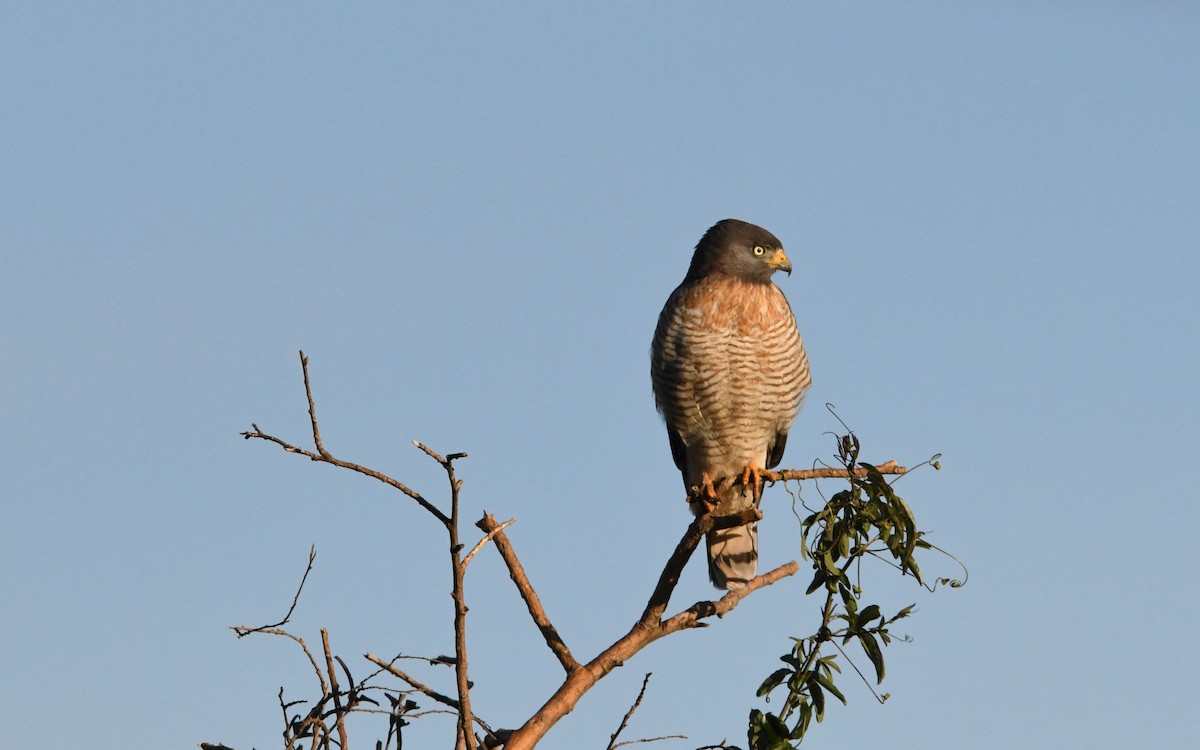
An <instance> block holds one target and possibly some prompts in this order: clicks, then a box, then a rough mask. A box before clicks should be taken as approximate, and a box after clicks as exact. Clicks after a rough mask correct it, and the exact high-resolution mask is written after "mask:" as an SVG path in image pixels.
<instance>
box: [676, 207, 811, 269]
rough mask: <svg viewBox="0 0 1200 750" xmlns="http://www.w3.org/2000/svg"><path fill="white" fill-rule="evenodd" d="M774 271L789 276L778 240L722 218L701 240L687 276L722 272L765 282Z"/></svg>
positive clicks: (786, 259) (766, 233) (781, 245)
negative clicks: (782, 272) (785, 273)
mask: <svg viewBox="0 0 1200 750" xmlns="http://www.w3.org/2000/svg"><path fill="white" fill-rule="evenodd" d="M776 271H785V272H787V273H788V274H789V275H790V274H791V273H792V264H791V262H790V261H788V257H787V255H786V254H785V253H784V252H783V243H781V242H780V241H779V238H777V237H776V236H775V235H773V234H771V233H770V232H768V231H767V230H765V229H763V228H762V227H759V226H755V225H754V224H749V223H747V222H744V221H738V220H737V219H722V220H721V221H718V222H717V223H716V224H713V225H712V227H711V228H709V230H708V231H707V232H705V233H704V236H703V237H701V238H700V242H699V243H698V244H697V245H696V252H695V254H694V255H692V265H691V267H690V268H688V274H687V277H688V278H689V279H693V280H694V279H699V278H703V277H705V276H708V275H709V274H712V273H723V274H728V275H730V276H736V277H738V278H740V279H745V280H746V281H761V282H764V283H765V282H767V281H770V280H771V274H773V273H775V272H776Z"/></svg>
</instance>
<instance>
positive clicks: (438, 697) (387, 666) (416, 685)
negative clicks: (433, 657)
mask: <svg viewBox="0 0 1200 750" xmlns="http://www.w3.org/2000/svg"><path fill="white" fill-rule="evenodd" d="M363 657H364V658H365V659H366V660H367V661H370V662H373V663H374V664H376V665H378V666H379V667H381V668H382V669H383V670H384V671H386V672H389V673H391V674H392V675H394V676H396V677H399V678H400V679H402V680H404V681H405V682H407V683H408V684H409V685H411V686H412V688H413V689H414V690H416V691H417V692H419V693H423V694H425V695H427V696H429V697H430V698H432V699H434V700H435V701H437V702H438V703H441V704H442V705H443V706H449V707H450V708H452V709H454V710H455V711H458V701H456V700H454V699H453V698H451V697H450V696H448V695H443V694H442V693H439V692H438V691H436V690H434V689H433V688H431V687H429V686H428V685H426V684H424V683H422V682H420V681H419V680H417V679H415V678H413V677H411V676H409V674H408V673H407V672H405V671H403V670H402V669H400V668H399V667H397V666H396V665H395V664H394V663H393V662H395V661H396V660H395V659H393V660H392V661H390V662H389V661H384V660H383V659H380V658H379V657H378V656H376V655H375V654H363ZM396 658H397V659H398V658H400V657H396Z"/></svg>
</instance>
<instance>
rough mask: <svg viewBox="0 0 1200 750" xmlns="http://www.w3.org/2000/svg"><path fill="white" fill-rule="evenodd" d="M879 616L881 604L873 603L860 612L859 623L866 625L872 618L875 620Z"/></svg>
mask: <svg viewBox="0 0 1200 750" xmlns="http://www.w3.org/2000/svg"><path fill="white" fill-rule="evenodd" d="M877 617H879V605H878V604H871V605H868V606H867V608H866V609H864V610H863V611H862V612H860V613H859V615H858V622H859V624H861V625H864V626H865V625H866V624H867V623H869V622H870V621H871V620H874V619H875V618H877Z"/></svg>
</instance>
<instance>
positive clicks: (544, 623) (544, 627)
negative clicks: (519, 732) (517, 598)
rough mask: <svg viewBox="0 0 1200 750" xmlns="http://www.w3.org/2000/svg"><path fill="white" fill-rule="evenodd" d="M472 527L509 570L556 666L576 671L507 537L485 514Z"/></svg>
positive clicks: (572, 658) (576, 665)
mask: <svg viewBox="0 0 1200 750" xmlns="http://www.w3.org/2000/svg"><path fill="white" fill-rule="evenodd" d="M475 525H476V526H478V527H479V529H480V530H481V531H484V532H486V533H487V534H488V535H489V536H492V537H493V542H494V543H495V545H496V550H497V551H498V552H499V553H500V557H502V558H503V559H504V564H505V565H507V566H508V575H509V577H510V578H512V581H513V583H514V584H516V586H517V591H518V592H520V594H521V598H522V599H524V600H525V606H526V608H527V609H528V610H529V616H530V617H532V618H533V622H534V624H535V625H537V627H538V630H540V631H542V637H543V638H544V639H546V645H547V646H549V647H550V650H551V651H552V652H554V655H555V657H557V658H558V662H559V664H562V667H563V669H564V670H565V671H566V673H567V674H570V673H571V672H573V671H575V670H576V669H579V662H577V661H576V660H575V657H574V656H572V655H571V650H570V649H569V648H567V644H566V643H565V642H564V641H563V639H562V636H560V635H559V634H558V630H557V629H555V627H554V624H553V623H551V622H550V618H549V617H547V616H546V610H545V609H544V608H543V607H542V601H541V599H539V598H538V595H537V592H536V591H534V590H533V584H531V583H530V582H529V577H528V576H527V575H525V568H524V567H523V566H522V565H521V561H520V560H519V559H517V553H516V552H515V551H514V550H513V547H512V544H511V543H510V542H509V541H508V535H507V534H505V533H504V529H503V527H502V526H500V525H499V524H497V523H496V519H495V518H494V517H493V516H492V515H491V514H490V513H485V514H484V516H483V518H481V519H480V520H479V521H477V522H476V523H475ZM506 525H507V524H506Z"/></svg>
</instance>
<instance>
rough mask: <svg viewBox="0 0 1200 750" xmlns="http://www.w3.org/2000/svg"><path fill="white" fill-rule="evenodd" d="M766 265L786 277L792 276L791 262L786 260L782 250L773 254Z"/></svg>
mask: <svg viewBox="0 0 1200 750" xmlns="http://www.w3.org/2000/svg"><path fill="white" fill-rule="evenodd" d="M767 265H768V266H770V267H771V268H774V269H775V270H776V271H783V272H784V273H786V274H787V275H788V276H791V275H792V262H791V261H790V260H788V257H787V254H786V253H784V252H783V248H782V247H781V248H779V249H778V250H776V251H775V254H774V255H772V256H771V257H770V258H768V259H767Z"/></svg>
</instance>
